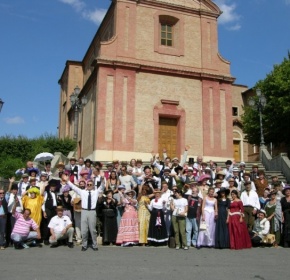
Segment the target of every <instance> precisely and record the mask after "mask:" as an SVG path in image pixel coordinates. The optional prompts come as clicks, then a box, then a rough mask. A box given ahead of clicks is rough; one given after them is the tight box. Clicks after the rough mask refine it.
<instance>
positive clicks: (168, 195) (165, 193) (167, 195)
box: [161, 181, 173, 237]
mask: <svg viewBox="0 0 290 280" xmlns="http://www.w3.org/2000/svg"><path fill="white" fill-rule="evenodd" d="M161 191H162V194H161V200H162V201H165V206H166V210H165V212H164V220H165V224H166V230H167V236H168V237H169V236H170V235H171V214H172V211H171V209H170V203H171V200H173V197H172V196H173V191H171V190H169V189H168V183H167V182H166V181H162V183H161Z"/></svg>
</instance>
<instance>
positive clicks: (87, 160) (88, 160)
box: [84, 158, 93, 164]
mask: <svg viewBox="0 0 290 280" xmlns="http://www.w3.org/2000/svg"><path fill="white" fill-rule="evenodd" d="M87 162H89V163H90V164H92V163H93V162H92V161H91V160H90V159H89V158H87V159H86V160H85V161H84V163H87Z"/></svg>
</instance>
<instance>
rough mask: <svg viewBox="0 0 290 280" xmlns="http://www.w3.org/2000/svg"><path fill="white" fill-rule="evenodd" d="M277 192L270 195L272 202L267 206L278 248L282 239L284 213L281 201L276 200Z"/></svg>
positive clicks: (271, 232) (271, 228)
mask: <svg viewBox="0 0 290 280" xmlns="http://www.w3.org/2000/svg"><path fill="white" fill-rule="evenodd" d="M276 195H277V191H272V192H271V193H270V194H269V198H270V200H269V201H268V202H267V204H266V206H265V211H266V214H267V219H268V221H269V222H270V231H269V233H270V234H275V242H274V244H273V246H274V247H278V245H279V244H280V239H281V222H282V211H281V204H280V201H278V200H277V199H276Z"/></svg>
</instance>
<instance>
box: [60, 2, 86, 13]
mask: <svg viewBox="0 0 290 280" xmlns="http://www.w3.org/2000/svg"><path fill="white" fill-rule="evenodd" d="M59 1H60V2H62V3H64V4H68V5H71V6H72V7H73V8H74V9H75V10H76V11H78V12H80V11H82V10H83V9H84V8H85V6H86V4H85V3H84V2H83V1H81V0H59Z"/></svg>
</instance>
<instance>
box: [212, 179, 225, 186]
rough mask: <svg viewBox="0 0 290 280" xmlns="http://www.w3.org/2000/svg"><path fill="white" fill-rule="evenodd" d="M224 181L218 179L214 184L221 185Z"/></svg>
mask: <svg viewBox="0 0 290 280" xmlns="http://www.w3.org/2000/svg"><path fill="white" fill-rule="evenodd" d="M223 182H224V181H223V180H219V179H217V180H215V182H214V184H215V185H216V184H222V183H223Z"/></svg>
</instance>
